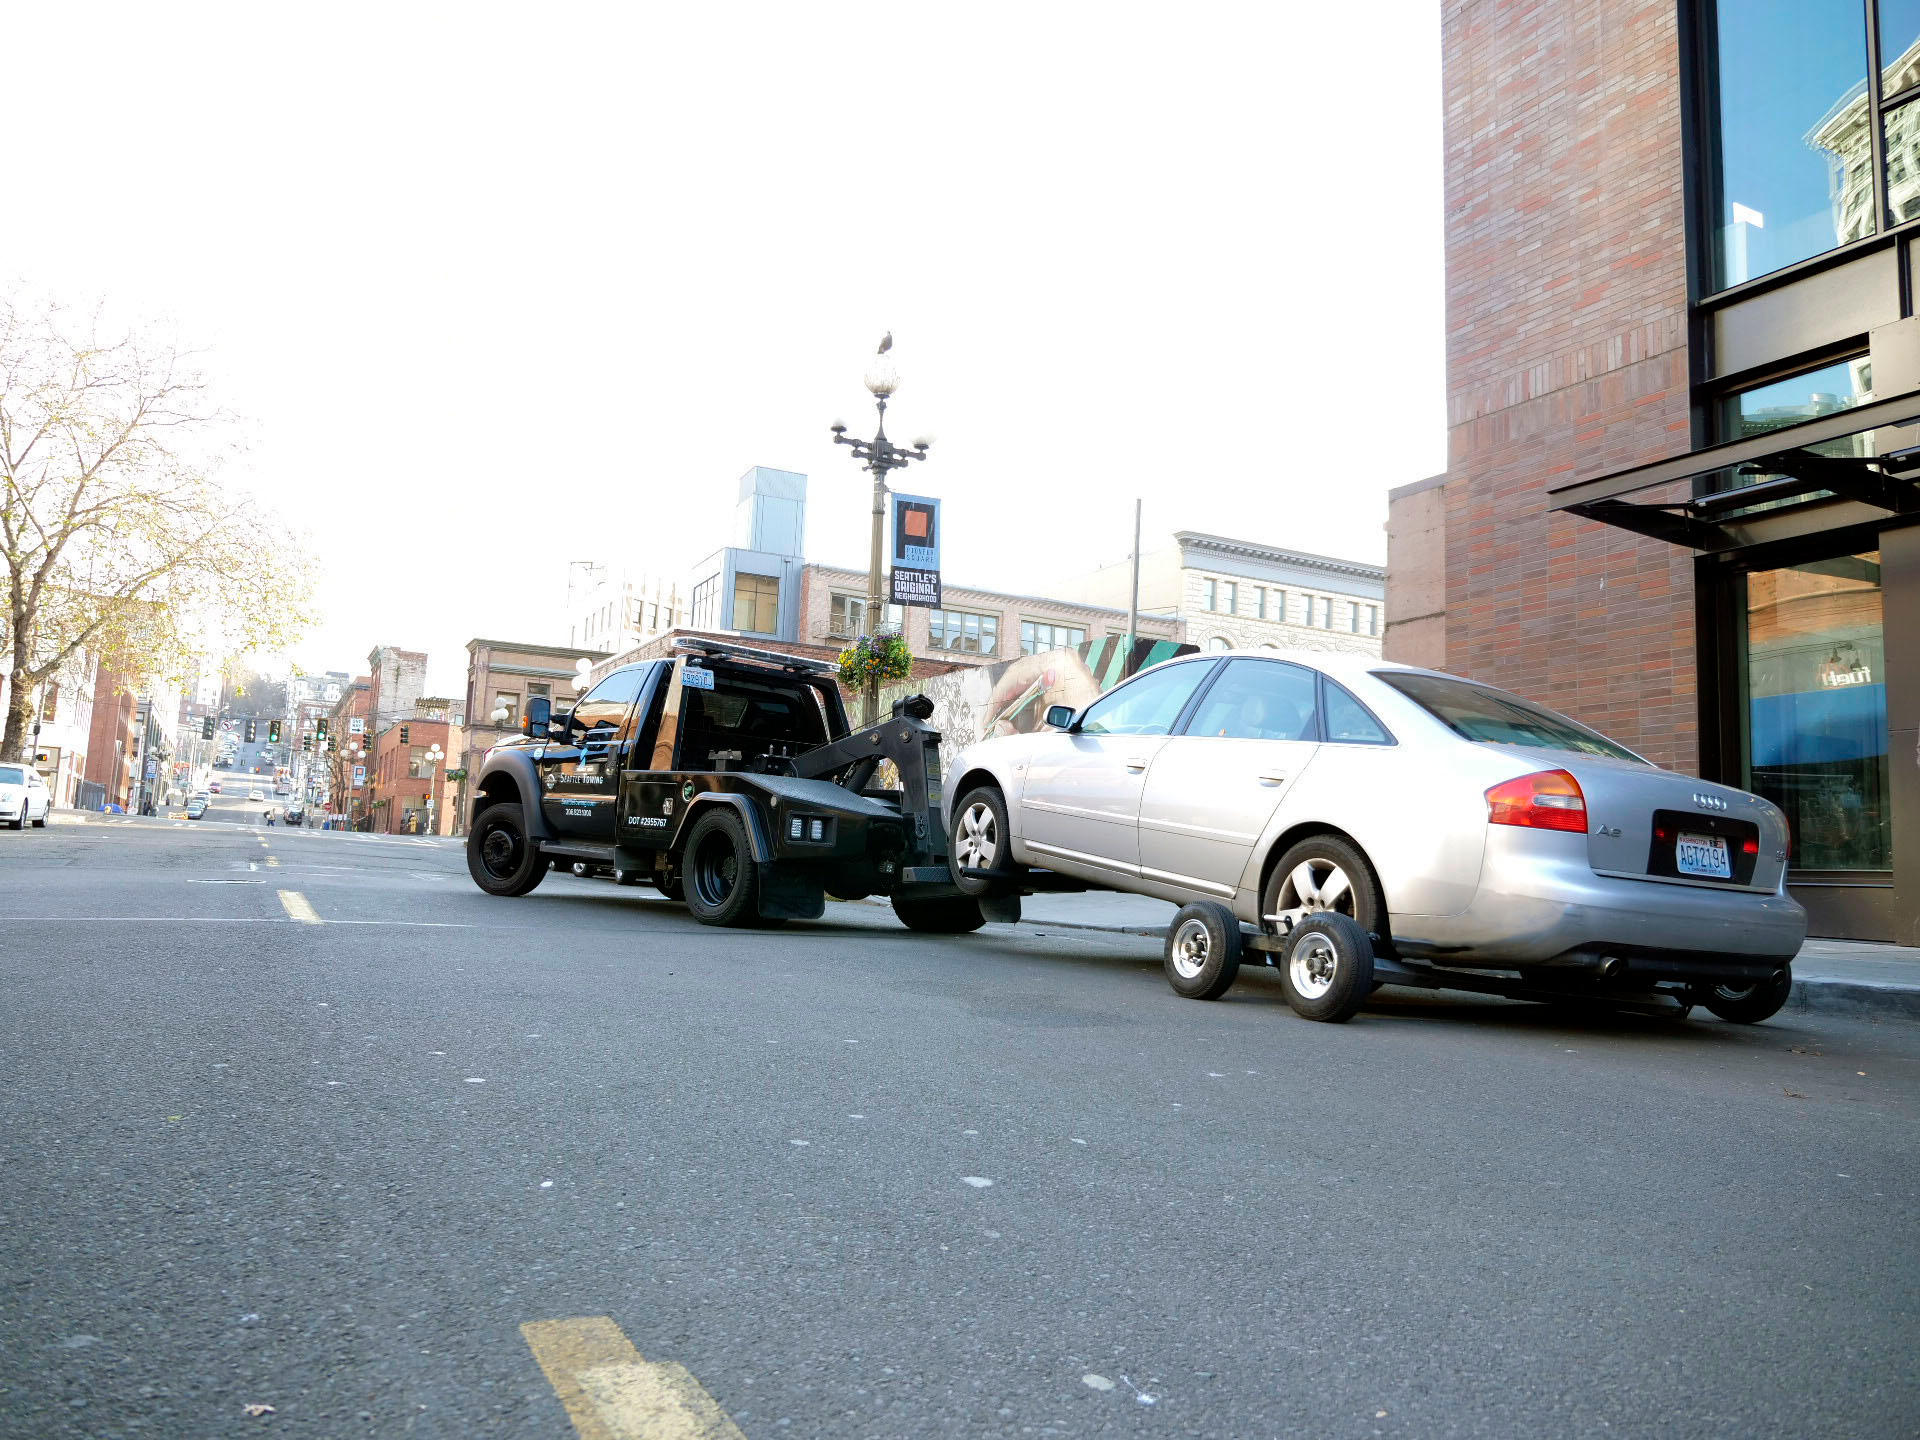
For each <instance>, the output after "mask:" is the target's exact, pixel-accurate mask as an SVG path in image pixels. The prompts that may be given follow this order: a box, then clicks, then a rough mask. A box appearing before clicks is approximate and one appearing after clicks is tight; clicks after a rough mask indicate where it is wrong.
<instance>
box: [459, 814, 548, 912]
mask: <svg viewBox="0 0 1920 1440" xmlns="http://www.w3.org/2000/svg"><path fill="white" fill-rule="evenodd" d="M467 873H468V874H469V875H471V876H473V883H474V884H476V885H478V886H479V887H480V888H481V889H482V890H484V891H486V892H487V894H489V895H505V896H514V895H525V894H526V893H527V892H528V891H530V890H532V889H533V887H534V886H536V885H538V884H539V883H540V882H541V881H542V880H544V879H546V878H547V862H546V861H545V860H544V859H542V858H541V856H540V847H539V846H538V845H536V844H534V842H533V839H532V837H530V836H529V835H528V834H527V818H526V816H525V815H524V814H523V813H522V812H521V809H520V802H519V801H517V800H502V801H500V802H498V803H497V804H493V805H489V806H487V808H486V809H484V810H482V811H481V812H480V813H479V814H478V815H476V816H474V817H473V829H472V831H470V832H469V833H468V835H467Z"/></svg>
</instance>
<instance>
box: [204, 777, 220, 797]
mask: <svg viewBox="0 0 1920 1440" xmlns="http://www.w3.org/2000/svg"><path fill="white" fill-rule="evenodd" d="M207 793H208V794H209V795H218V794H219V793H220V782H219V781H218V780H215V781H214V782H213V783H212V784H211V785H209V786H207Z"/></svg>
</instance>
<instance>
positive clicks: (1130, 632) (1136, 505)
mask: <svg viewBox="0 0 1920 1440" xmlns="http://www.w3.org/2000/svg"><path fill="white" fill-rule="evenodd" d="M1139 645H1140V502H1139V501H1138V500H1135V501H1134V502H1133V598H1132V599H1131V600H1129V601H1128V602H1127V659H1126V664H1125V665H1124V667H1123V670H1124V673H1126V674H1128V675H1131V674H1133V652H1134V651H1135V650H1136V649H1138V648H1139Z"/></svg>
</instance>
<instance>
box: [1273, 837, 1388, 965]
mask: <svg viewBox="0 0 1920 1440" xmlns="http://www.w3.org/2000/svg"><path fill="white" fill-rule="evenodd" d="M1303 867H1304V869H1303ZM1321 913H1327V914H1335V915H1345V916H1347V917H1348V918H1349V919H1351V920H1354V921H1356V922H1357V923H1358V924H1359V926H1360V929H1361V932H1362V933H1363V934H1366V935H1369V936H1377V937H1379V938H1380V939H1382V940H1384V939H1385V938H1386V928H1387V926H1386V914H1387V907H1386V904H1385V902H1384V901H1383V900H1382V899H1381V896H1380V884H1379V882H1378V881H1377V880H1375V879H1374V876H1373V867H1372V866H1371V865H1369V864H1368V863H1367V857H1366V856H1364V855H1362V854H1361V853H1360V851H1359V850H1358V848H1356V847H1355V846H1354V844H1353V843H1352V842H1351V841H1348V840H1343V839H1342V838H1341V837H1340V836H1338V835H1332V834H1322V835H1309V836H1308V837H1307V838H1306V839H1304V840H1302V841H1300V842H1298V843H1297V844H1294V845H1291V846H1289V847H1288V848H1287V852H1286V854H1284V855H1282V856H1281V857H1280V863H1279V864H1278V865H1275V866H1274V867H1273V873H1272V874H1270V875H1269V876H1268V877H1267V883H1266V885H1265V886H1264V887H1263V888H1262V889H1261V892H1260V917H1261V920H1262V922H1263V928H1269V929H1272V930H1273V931H1274V932H1275V933H1277V934H1280V935H1282V936H1284V935H1285V933H1286V925H1285V924H1284V923H1281V922H1276V921H1275V920H1274V919H1273V918H1272V917H1273V916H1275V915H1283V916H1286V917H1288V918H1289V919H1291V920H1292V921H1293V922H1294V923H1295V924H1298V923H1299V922H1300V921H1302V920H1304V919H1306V918H1307V917H1308V916H1310V915H1315V914H1321Z"/></svg>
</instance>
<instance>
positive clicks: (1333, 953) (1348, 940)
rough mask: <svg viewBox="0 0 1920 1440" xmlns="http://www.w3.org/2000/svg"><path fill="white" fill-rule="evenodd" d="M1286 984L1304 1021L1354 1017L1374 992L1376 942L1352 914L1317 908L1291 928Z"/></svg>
mask: <svg viewBox="0 0 1920 1440" xmlns="http://www.w3.org/2000/svg"><path fill="white" fill-rule="evenodd" d="M1280 987H1281V989H1282V990H1284V991H1285V992H1286V996H1287V1004H1289V1005H1291V1006H1292V1007H1293V1013H1294V1014H1296V1015H1298V1016H1300V1017H1301V1018H1302V1019H1305V1020H1323V1021H1326V1022H1327V1023H1328V1024H1331V1025H1338V1024H1341V1023H1343V1022H1345V1021H1348V1020H1351V1019H1352V1018H1353V1016H1354V1013H1355V1012H1356V1011H1357V1010H1359V1008H1360V1006H1361V1004H1362V1003H1363V1002H1364V1001H1365V1000H1366V998H1367V996H1369V995H1371V994H1372V993H1373V942H1372V941H1371V940H1369V939H1368V938H1367V932H1366V931H1364V930H1362V929H1361V928H1360V926H1359V924H1358V923H1357V922H1356V921H1355V920H1354V919H1353V917H1352V916H1350V915H1342V914H1340V913H1339V912H1338V911H1334V910H1319V911H1315V912H1314V913H1312V914H1310V915H1308V916H1307V917H1306V918H1305V919H1304V920H1302V921H1300V922H1299V923H1298V924H1297V925H1295V926H1294V927H1293V929H1292V930H1290V931H1288V932H1287V942H1286V947H1285V948H1284V949H1283V950H1282V951H1281V952H1280Z"/></svg>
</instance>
